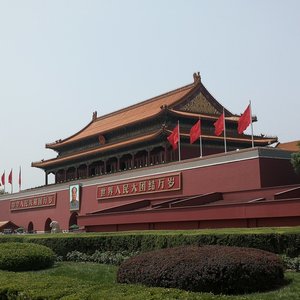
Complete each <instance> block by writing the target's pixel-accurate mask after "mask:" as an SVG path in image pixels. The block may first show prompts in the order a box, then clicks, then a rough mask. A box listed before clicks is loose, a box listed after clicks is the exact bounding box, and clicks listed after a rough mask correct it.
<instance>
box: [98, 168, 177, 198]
mask: <svg viewBox="0 0 300 300" xmlns="http://www.w3.org/2000/svg"><path fill="white" fill-rule="evenodd" d="M180 189H181V173H174V174H169V175H164V176H156V177H148V178H143V179H139V180H132V181H127V182H122V183H117V184H109V185H101V186H98V187H97V199H98V200H101V199H108V198H116V197H125V196H133V195H143V194H149V193H159V192H168V191H176V190H180Z"/></svg>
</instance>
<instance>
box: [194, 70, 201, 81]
mask: <svg viewBox="0 0 300 300" xmlns="http://www.w3.org/2000/svg"><path fill="white" fill-rule="evenodd" d="M193 77H194V83H196V82H198V81H201V76H200V72H195V73H194V74H193Z"/></svg>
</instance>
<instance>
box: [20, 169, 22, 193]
mask: <svg viewBox="0 0 300 300" xmlns="http://www.w3.org/2000/svg"><path fill="white" fill-rule="evenodd" d="M21 183H22V182H21V167H20V170H19V190H21Z"/></svg>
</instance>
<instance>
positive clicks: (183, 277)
mask: <svg viewBox="0 0 300 300" xmlns="http://www.w3.org/2000/svg"><path fill="white" fill-rule="evenodd" d="M283 274H284V268H283V264H282V261H281V259H280V258H279V257H278V256H277V255H275V254H273V253H270V252H266V251H262V250H257V249H253V248H239V247H226V246H203V247H195V246H189V247H177V248H170V249H162V250H156V251H152V252H147V253H143V254H140V255H138V256H135V257H132V258H130V259H128V260H127V261H125V262H123V263H122V264H121V266H120V268H119V270H118V274H117V281H118V282H119V283H141V284H145V285H147V286H159V287H167V288H179V289H183V290H188V291H194V292H213V293H215V294H220V293H223V294H243V293H251V292H258V291H265V290H270V289H273V288H275V287H277V286H279V285H281V284H283V281H284V275H283Z"/></svg>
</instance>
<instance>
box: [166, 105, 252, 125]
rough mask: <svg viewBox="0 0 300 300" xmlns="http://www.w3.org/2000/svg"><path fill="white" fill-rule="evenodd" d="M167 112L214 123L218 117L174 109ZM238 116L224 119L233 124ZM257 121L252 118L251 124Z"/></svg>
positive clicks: (237, 119)
mask: <svg viewBox="0 0 300 300" xmlns="http://www.w3.org/2000/svg"><path fill="white" fill-rule="evenodd" d="M168 112H170V113H171V114H173V115H176V116H182V117H188V118H193V119H195V120H196V119H199V118H201V119H205V120H212V121H216V120H217V119H218V118H219V117H220V116H212V115H207V114H197V113H191V112H185V111H180V110H176V109H173V108H171V109H168ZM239 118H240V116H238V115H232V116H231V117H225V120H226V121H230V122H233V123H237V122H238V121H239ZM256 121H257V117H256V116H252V122H256Z"/></svg>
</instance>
